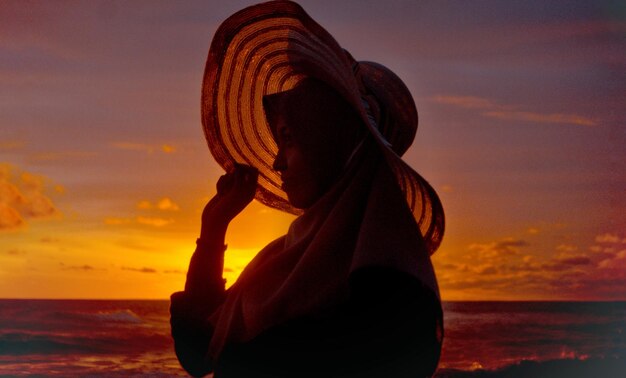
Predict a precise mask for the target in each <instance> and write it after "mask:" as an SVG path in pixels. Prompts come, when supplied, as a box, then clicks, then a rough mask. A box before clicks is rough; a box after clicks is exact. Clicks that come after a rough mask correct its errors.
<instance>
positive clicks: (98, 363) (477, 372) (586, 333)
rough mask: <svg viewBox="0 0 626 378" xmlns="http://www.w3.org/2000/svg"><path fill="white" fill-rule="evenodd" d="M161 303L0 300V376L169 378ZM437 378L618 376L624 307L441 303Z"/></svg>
mask: <svg viewBox="0 0 626 378" xmlns="http://www.w3.org/2000/svg"><path fill="white" fill-rule="evenodd" d="M168 311H169V302H168V301H143V300H131V301H126V300H119V301H113V300H0V376H41V377H76V376H81V377H82V376H89V377H126V376H135V377H144V376H147V377H176V376H186V374H185V372H184V371H183V370H182V368H181V367H180V366H179V364H178V361H177V359H176V356H175V354H174V351H173V347H172V340H171V338H170V334H169V332H170V330H169V312H168ZM444 314H445V315H444V316H445V341H444V349H443V354H442V357H441V361H440V364H439V370H438V373H437V377H438V378H460V377H620V378H621V377H626V302H445V303H444Z"/></svg>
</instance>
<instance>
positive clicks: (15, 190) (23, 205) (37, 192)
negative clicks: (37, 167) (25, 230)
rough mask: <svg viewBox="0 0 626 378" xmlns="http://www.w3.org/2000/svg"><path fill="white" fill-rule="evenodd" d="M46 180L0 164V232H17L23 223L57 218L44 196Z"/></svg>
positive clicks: (55, 211) (52, 204) (55, 212)
mask: <svg viewBox="0 0 626 378" xmlns="http://www.w3.org/2000/svg"><path fill="white" fill-rule="evenodd" d="M47 182H48V180H47V179H46V178H45V177H43V176H40V175H35V174H32V173H29V172H20V171H19V170H17V169H15V168H13V167H11V166H9V165H8V164H0V231H10V230H17V229H19V228H21V227H23V226H25V225H26V221H27V219H34V218H46V217H50V216H52V215H56V214H60V212H59V210H58V209H57V208H56V207H55V205H54V203H53V202H52V200H51V199H50V198H49V197H48V196H47V194H46V191H47Z"/></svg>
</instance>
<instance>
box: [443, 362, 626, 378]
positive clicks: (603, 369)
mask: <svg viewBox="0 0 626 378" xmlns="http://www.w3.org/2000/svg"><path fill="white" fill-rule="evenodd" d="M625 372H626V360H624V359H620V358H587V359H583V358H580V359H570V358H568V359H556V360H546V361H531V360H522V361H519V362H517V363H515V364H512V365H509V366H505V367H503V368H500V369H496V370H484V369H475V370H470V371H468V370H460V369H449V368H444V369H439V370H438V371H437V374H435V378H496V377H506V378H526V377H551V378H552V377H554V378H561V377H562V378H595V377H609V378H610V377H615V378H617V377H623V376H624V373H625Z"/></svg>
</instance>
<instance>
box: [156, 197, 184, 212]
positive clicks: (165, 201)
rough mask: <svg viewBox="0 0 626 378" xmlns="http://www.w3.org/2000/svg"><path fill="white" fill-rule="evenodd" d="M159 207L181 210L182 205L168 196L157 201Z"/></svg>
mask: <svg viewBox="0 0 626 378" xmlns="http://www.w3.org/2000/svg"><path fill="white" fill-rule="evenodd" d="M157 208H159V210H167V211H178V210H180V207H178V205H177V204H175V203H174V201H172V200H171V199H170V198H167V197H165V198H162V199H161V200H159V202H158V203H157Z"/></svg>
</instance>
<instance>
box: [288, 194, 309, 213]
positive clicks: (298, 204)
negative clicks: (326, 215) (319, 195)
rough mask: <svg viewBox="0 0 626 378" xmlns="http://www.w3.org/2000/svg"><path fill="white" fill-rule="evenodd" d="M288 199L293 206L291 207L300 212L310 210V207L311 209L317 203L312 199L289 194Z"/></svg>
mask: <svg viewBox="0 0 626 378" xmlns="http://www.w3.org/2000/svg"><path fill="white" fill-rule="evenodd" d="M287 198H288V199H289V203H290V204H291V206H293V207H295V208H296V209H300V210H305V209H308V208H309V207H311V205H313V203H315V200H312V199H311V198H308V197H303V196H298V195H294V194H289V193H287Z"/></svg>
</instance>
